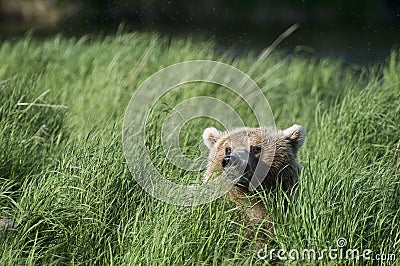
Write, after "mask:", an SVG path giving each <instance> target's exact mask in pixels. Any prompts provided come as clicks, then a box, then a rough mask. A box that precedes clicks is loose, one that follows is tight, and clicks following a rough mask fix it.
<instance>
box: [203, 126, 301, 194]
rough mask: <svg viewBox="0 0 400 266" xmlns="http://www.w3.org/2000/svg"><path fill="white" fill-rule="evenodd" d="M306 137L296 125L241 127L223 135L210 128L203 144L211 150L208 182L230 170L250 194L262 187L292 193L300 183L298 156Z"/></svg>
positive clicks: (206, 177) (205, 178)
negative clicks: (290, 189)
mask: <svg viewBox="0 0 400 266" xmlns="http://www.w3.org/2000/svg"><path fill="white" fill-rule="evenodd" d="M305 135H306V133H305V130H304V128H303V127H302V126H300V125H296V124H295V125H293V126H291V127H289V128H287V129H285V130H276V129H274V128H272V127H259V128H249V127H241V128H236V129H233V130H228V131H219V130H217V129H216V128H213V127H210V128H207V129H205V130H204V133H203V141H204V144H205V145H206V146H207V147H208V149H209V163H208V165H207V170H206V172H205V176H204V181H205V182H208V181H210V180H213V179H214V178H216V177H220V176H221V175H222V173H223V172H224V171H225V172H228V171H227V170H228V169H229V170H230V171H229V173H230V175H229V176H232V175H233V176H234V179H235V180H234V182H235V185H236V186H241V187H245V188H247V189H249V190H253V189H255V188H257V187H258V186H259V185H261V187H262V188H263V189H269V190H273V189H275V188H276V187H277V186H282V189H283V190H288V189H289V188H291V187H292V186H293V185H294V184H295V183H297V179H298V173H299V170H300V167H299V166H298V163H297V152H298V150H299V148H300V147H301V145H302V144H303V142H304V139H305ZM230 180H231V181H232V179H230Z"/></svg>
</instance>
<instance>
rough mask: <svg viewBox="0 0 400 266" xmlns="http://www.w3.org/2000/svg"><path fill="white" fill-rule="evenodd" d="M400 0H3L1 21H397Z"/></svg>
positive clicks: (263, 24) (259, 24) (255, 23)
mask: <svg viewBox="0 0 400 266" xmlns="http://www.w3.org/2000/svg"><path fill="white" fill-rule="evenodd" d="M399 14H400V2H399V1H397V0H384V1H380V0H356V1H346V0H339V1H328V0H303V1H298V0H283V1H276V0H270V1H264V0H251V1H243V0H205V1H196V0H187V1H183V0H175V1H164V0H161V1H160V0H139V1H134V0H119V1H116V0H83V1H78V0H68V1H67V0H13V1H8V0H0V15H1V22H2V23H4V22H5V21H9V20H14V21H17V20H19V21H22V22H28V23H33V24H34V23H39V24H44V23H45V22H46V20H47V21H48V23H49V25H51V24H54V23H56V22H58V21H61V20H62V19H67V18H69V19H71V18H74V19H77V20H78V21H79V20H81V22H82V21H91V22H93V23H94V22H97V23H101V24H109V23H115V22H117V23H119V22H120V21H121V20H125V21H130V22H136V23H142V24H149V25H151V24H154V23H166V22H169V23H174V22H175V23H185V24H207V25H221V26H224V25H228V24H229V25H240V24H245V25H247V26H249V27H250V26H251V27H266V26H268V25H270V24H271V23H273V24H275V23H294V22H300V23H305V24H307V23H316V22H317V23H323V24H331V23H335V24H352V25H356V26H357V25H358V26H359V25H364V24H370V23H381V24H387V23H396V22H397V23H398V22H399V21H400V16H399Z"/></svg>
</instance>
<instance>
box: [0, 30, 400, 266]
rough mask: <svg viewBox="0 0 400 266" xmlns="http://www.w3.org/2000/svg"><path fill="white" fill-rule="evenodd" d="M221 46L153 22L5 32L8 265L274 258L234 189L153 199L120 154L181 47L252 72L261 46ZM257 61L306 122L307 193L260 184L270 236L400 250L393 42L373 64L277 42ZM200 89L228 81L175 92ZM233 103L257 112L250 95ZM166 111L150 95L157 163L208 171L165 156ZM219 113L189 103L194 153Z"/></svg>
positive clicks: (2, 132)
mask: <svg viewBox="0 0 400 266" xmlns="http://www.w3.org/2000/svg"><path fill="white" fill-rule="evenodd" d="M213 47H214V45H213V43H212V42H201V41H198V40H196V41H194V40H191V39H179V38H175V39H168V38H164V37H159V36H158V35H156V34H150V33H146V34H145V33H134V34H123V33H118V34H116V35H115V36H110V37H104V36H103V37H100V36H90V37H82V38H79V39H74V38H65V37H61V36H55V37H52V38H46V39H39V38H36V37H34V36H31V35H27V36H26V37H24V38H22V39H19V40H13V41H3V42H2V43H1V44H0V61H1V64H0V151H1V152H0V218H1V217H7V218H10V219H13V220H15V221H16V222H18V223H19V224H20V226H19V227H18V228H17V229H16V230H6V231H3V232H0V241H1V245H0V265H43V264H44V265H47V264H56V265H57V264H77V265H91V264H92V265H121V264H126V265H249V264H267V265H268V264H269V261H268V260H265V261H264V260H259V259H258V258H257V253H256V250H255V246H256V244H255V241H254V240H253V239H247V238H246V234H245V225H243V224H241V223H240V222H237V219H236V218H235V215H236V214H235V212H234V211H232V210H230V204H229V203H228V202H227V201H226V200H224V199H220V200H217V201H215V202H212V203H210V204H205V205H201V206H198V207H181V206H174V205H169V204H166V203H164V202H161V201H158V200H156V199H154V198H152V197H151V196H150V195H148V194H147V193H146V192H145V191H144V190H143V189H142V188H141V187H140V186H139V185H138V184H137V183H136V181H135V179H134V178H133V177H132V175H131V173H130V172H129V170H128V168H127V166H126V162H125V158H124V155H123V149H122V122H123V117H124V112H125V109H126V107H127V104H128V102H129V100H130V98H131V96H132V94H133V92H134V91H135V89H136V88H137V87H138V86H139V85H140V84H141V83H142V82H143V81H144V80H145V79H146V78H147V77H148V76H150V75H151V74H153V73H155V72H156V71H158V70H160V69H161V68H163V67H166V66H168V65H171V64H174V63H178V62H181V61H185V60H194V59H212V60H218V61H221V62H225V63H228V64H232V65H234V66H236V67H237V68H239V69H240V70H242V71H244V72H248V71H249V69H251V67H252V66H253V65H254V63H255V62H256V61H257V55H256V54H255V53H254V52H252V51H249V52H248V53H246V54H242V55H240V56H233V55H234V52H233V51H226V52H225V51H219V50H217V51H216V50H215V49H214V48H213ZM259 63H260V64H259V65H258V66H257V67H256V68H255V69H254V71H252V73H250V76H251V77H252V78H253V79H255V80H256V81H257V82H258V84H259V86H260V87H261V89H262V90H263V92H264V93H265V95H266V97H267V99H268V101H269V104H270V105H271V108H272V111H273V112H274V115H275V121H276V124H277V127H278V128H285V127H288V126H291V125H292V124H294V123H298V124H301V125H303V126H304V127H305V128H306V130H307V133H308V136H307V140H306V143H305V145H304V146H303V147H302V148H301V151H300V154H299V157H300V164H301V165H302V167H303V171H302V174H301V176H300V178H299V187H298V193H297V195H298V196H297V197H296V198H292V199H290V200H289V206H288V209H287V210H284V209H283V208H282V207H280V206H282V204H280V203H282V202H281V201H282V199H280V200H278V202H277V203H276V204H273V203H272V202H273V200H271V199H269V198H268V197H267V198H265V199H264V200H265V204H266V205H267V206H268V210H269V211H270V219H271V220H272V222H273V223H274V229H275V233H276V234H275V236H274V237H273V239H272V240H271V241H270V242H269V243H268V249H273V248H274V249H280V248H282V249H286V250H290V249H299V250H302V249H305V248H308V249H315V250H317V251H321V250H322V249H326V248H329V247H332V248H337V243H336V242H337V240H338V239H339V238H341V237H342V238H345V239H346V240H347V244H346V246H345V247H346V248H351V249H359V250H360V251H362V250H365V249H370V250H372V254H395V255H396V256H397V262H399V261H400V243H398V241H399V240H400V75H399V73H400V53H399V51H396V50H394V51H392V54H391V56H390V57H389V58H388V59H387V60H386V61H385V62H381V63H379V64H375V65H370V66H357V65H348V64H345V63H344V62H342V61H340V60H337V59H317V58H314V57H309V56H302V55H301V54H296V53H294V54H292V55H291V56H284V55H282V54H279V53H278V52H274V53H273V54H272V55H271V56H269V57H268V58H266V59H265V60H262V61H261V62H259ZM202 94H204V95H210V96H212V97H215V98H219V99H224V100H226V101H227V102H228V103H230V104H234V103H232V101H231V102H230V96H229V93H228V94H227V93H226V92H224V90H221V89H218V88H215V86H212V85H204V84H202V85H199V89H198V90H193V89H191V90H185V89H183V90H182V91H176V92H174V94H173V95H172V96H170V97H168V96H166V98H165V102H167V103H168V104H167V105H168V106H174V105H175V104H177V103H179V102H180V101H182V100H184V99H187V98H190V97H193V96H196V95H202ZM24 103H25V104H29V103H35V104H34V105H24ZM138 104H140V103H138ZM161 106H162V105H161ZM236 109H237V112H238V113H239V114H241V115H243V117H248V118H247V119H248V120H247V121H245V122H246V123H248V125H254V123H255V121H254V119H253V118H252V117H251V115H248V112H249V110H248V108H246V106H245V105H241V104H238V106H237V108H236ZM165 116H166V111H165V108H164V109H163V108H161V107H160V108H155V109H154V111H153V116H152V117H153V120H152V121H150V123H149V124H150V126H149V128H150V129H151V132H150V133H151V134H150V137H149V138H151V140H152V141H149V150H150V151H151V152H152V154H151V155H152V158H153V160H154V161H155V164H156V165H157V167H158V169H159V170H160V171H161V172H163V173H164V174H166V175H168V176H169V177H170V178H171V179H174V180H180V179H182V182H184V181H185V180H186V181H187V180H198V178H199V176H201V173H191V172H185V171H181V170H179V169H176V167H174V166H171V165H170V164H169V163H168V161H167V160H165V158H164V157H163V156H162V152H160V149H159V145H158V144H159V142H160V141H159V140H160V136H159V135H157V133H158V132H157V129H159V128H160V126H161V125H162V119H163V118H165ZM213 123H214V122H213V121H210V120H207V119H198V120H196V119H195V120H192V121H191V122H190V123H188V125H187V126H185V127H184V128H183V130H182V132H181V135H180V137H181V140H182V141H181V145H182V147H183V149H184V150H185V151H186V153H187V154H188V156H191V155H193V154H194V155H195V154H198V153H199V145H198V144H199V142H200V140H201V135H202V131H203V130H204V128H205V127H206V126H209V125H213ZM138 167H140V161H139V162H138ZM360 253H361V252H360ZM360 261H361V263H362V264H364V265H377V264H380V263H382V262H381V261H377V260H363V259H360ZM360 261H358V262H357V261H356V260H331V259H330V258H329V257H328V256H325V257H324V258H323V259H322V260H321V261H317V262H316V261H311V262H310V261H308V260H303V261H292V263H295V264H296V263H298V264H305V265H307V264H310V263H320V264H324V265H325V264H329V263H330V264H337V263H339V264H343V265H345V264H357V263H360Z"/></svg>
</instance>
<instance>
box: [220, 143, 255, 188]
mask: <svg viewBox="0 0 400 266" xmlns="http://www.w3.org/2000/svg"><path fill="white" fill-rule="evenodd" d="M249 156H250V154H249V152H248V151H247V150H245V149H237V150H234V151H233V152H232V154H230V155H227V156H225V157H224V158H223V159H222V162H221V164H222V168H223V169H224V170H227V171H228V172H229V174H230V175H229V176H230V178H232V180H236V179H237V181H236V183H235V185H236V186H242V187H246V188H248V187H249V183H250V180H251V177H252V173H251V171H250V164H249Z"/></svg>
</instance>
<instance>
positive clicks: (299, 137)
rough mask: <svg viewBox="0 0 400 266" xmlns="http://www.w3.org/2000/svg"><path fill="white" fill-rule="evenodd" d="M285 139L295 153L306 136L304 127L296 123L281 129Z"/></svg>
mask: <svg viewBox="0 0 400 266" xmlns="http://www.w3.org/2000/svg"><path fill="white" fill-rule="evenodd" d="M283 134H284V137H285V139H286V140H287V141H288V142H289V143H290V144H291V145H292V146H293V149H294V153H297V151H298V150H299V148H300V147H301V145H303V143H304V139H305V137H306V131H305V129H304V128H303V127H302V126H300V125H297V124H294V125H293V126H291V127H289V128H287V129H285V130H283Z"/></svg>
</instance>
